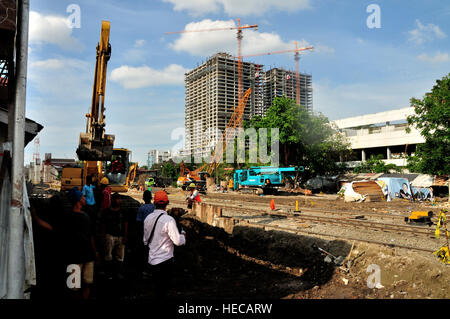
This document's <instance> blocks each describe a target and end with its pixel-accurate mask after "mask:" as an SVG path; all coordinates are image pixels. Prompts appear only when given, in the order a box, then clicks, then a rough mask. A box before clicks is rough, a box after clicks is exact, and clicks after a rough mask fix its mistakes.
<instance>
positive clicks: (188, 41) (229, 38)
mask: <svg viewBox="0 0 450 319" xmlns="http://www.w3.org/2000/svg"><path fill="white" fill-rule="evenodd" d="M231 27H236V23H235V21H234V20H226V21H222V20H216V21H212V20H210V19H205V20H202V21H200V22H191V23H189V24H187V25H186V27H185V30H191V31H195V30H205V29H216V28H218V29H220V28H231ZM243 33H244V38H243V40H242V54H243V55H249V54H257V53H264V52H271V51H280V50H289V49H294V48H295V44H294V42H295V41H294V40H292V41H289V42H285V41H283V40H282V39H281V37H280V36H279V35H278V34H276V33H261V32H258V31H254V30H251V29H247V30H245V31H243ZM297 42H298V44H299V47H302V46H310V44H309V43H308V42H307V41H305V40H297ZM169 46H170V47H171V48H172V49H173V50H175V51H179V52H181V51H184V52H188V53H190V54H191V55H194V56H204V57H206V56H210V55H213V54H215V53H217V52H228V53H230V54H232V55H237V51H238V50H237V40H236V30H225V31H209V32H186V33H181V36H180V37H179V38H178V39H176V40H175V41H174V42H173V43H170V44H169ZM316 52H321V53H333V52H334V49H332V48H329V47H327V46H325V45H319V46H318V47H316Z"/></svg>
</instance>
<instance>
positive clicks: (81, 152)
mask: <svg viewBox="0 0 450 319" xmlns="http://www.w3.org/2000/svg"><path fill="white" fill-rule="evenodd" d="M109 31H110V22H109V21H102V29H101V34H100V42H99V43H98V44H97V49H96V50H97V55H96V62H95V74H94V85H93V88H92V102H91V110H90V113H88V114H86V118H87V120H86V132H85V133H80V140H79V145H78V148H77V155H78V158H79V159H80V160H85V161H105V160H110V159H111V156H112V154H113V145H114V139H115V137H114V135H109V134H105V114H104V112H105V86H106V70H107V64H108V61H109V59H110V57H111V44H110V43H109Z"/></svg>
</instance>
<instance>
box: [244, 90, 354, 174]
mask: <svg viewBox="0 0 450 319" xmlns="http://www.w3.org/2000/svg"><path fill="white" fill-rule="evenodd" d="M244 127H245V128H247V127H254V128H255V129H256V130H257V131H258V129H259V128H268V131H269V130H270V129H271V128H278V129H279V137H280V157H281V159H282V161H283V163H284V165H285V166H288V165H290V164H291V165H302V166H304V167H306V168H308V170H309V172H310V173H311V174H312V175H325V174H332V173H336V172H338V171H340V170H341V169H342V167H340V166H338V165H337V164H336V162H338V161H339V155H340V154H342V153H345V152H347V151H348V144H347V143H346V141H345V138H344V137H343V136H342V135H341V134H338V130H337V128H335V127H333V126H332V125H331V124H330V123H329V121H328V118H326V117H325V116H324V115H322V114H319V115H315V114H311V113H310V112H308V110H306V108H304V107H302V106H300V105H297V104H295V102H294V101H293V100H291V99H288V98H286V97H277V98H275V99H274V101H273V104H272V106H271V107H270V108H269V109H268V110H267V112H266V116H265V117H261V116H254V117H253V118H252V119H251V120H250V121H249V122H246V123H245V125H244ZM268 135H269V136H270V132H268ZM269 144H270V141H269Z"/></svg>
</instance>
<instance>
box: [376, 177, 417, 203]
mask: <svg viewBox="0 0 450 319" xmlns="http://www.w3.org/2000/svg"><path fill="white" fill-rule="evenodd" d="M378 180H379V181H384V182H385V183H386V187H387V196H386V198H387V201H391V200H392V199H394V198H396V197H398V195H397V194H399V193H400V190H402V188H403V184H406V186H407V190H406V193H408V194H409V195H411V196H412V195H413V192H412V189H411V185H410V183H409V181H408V179H406V178H401V177H380V178H378Z"/></svg>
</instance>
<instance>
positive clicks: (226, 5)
mask: <svg viewBox="0 0 450 319" xmlns="http://www.w3.org/2000/svg"><path fill="white" fill-rule="evenodd" d="M163 1H164V2H168V3H172V4H173V5H174V10H175V11H183V10H186V11H188V12H189V13H190V14H192V15H194V16H199V15H204V14H207V13H217V12H219V11H220V10H221V9H222V8H223V10H224V12H225V13H226V14H228V15H230V16H236V15H239V16H246V15H262V14H264V13H266V12H269V11H288V12H292V11H297V10H303V9H308V8H310V3H309V0H278V1H274V0H245V1H242V0H163Z"/></svg>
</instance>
